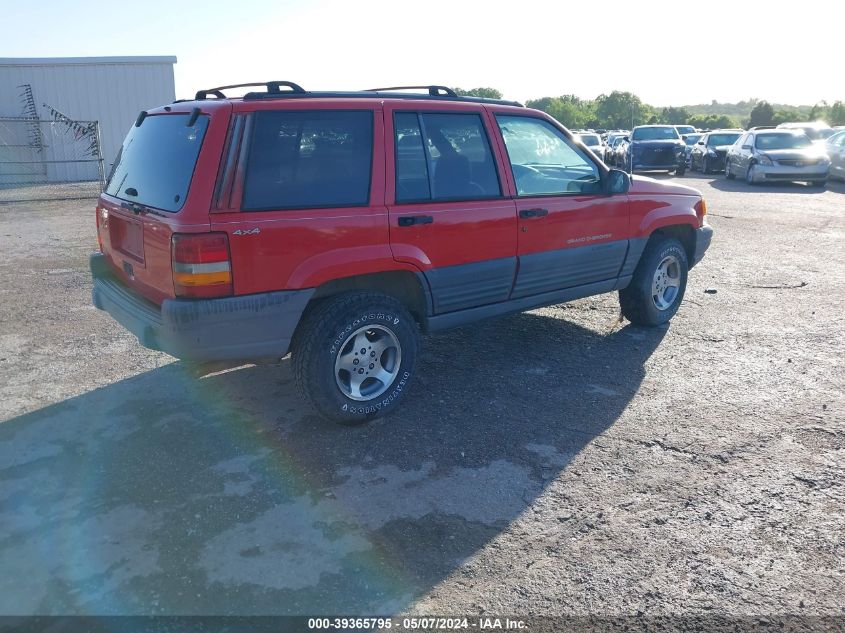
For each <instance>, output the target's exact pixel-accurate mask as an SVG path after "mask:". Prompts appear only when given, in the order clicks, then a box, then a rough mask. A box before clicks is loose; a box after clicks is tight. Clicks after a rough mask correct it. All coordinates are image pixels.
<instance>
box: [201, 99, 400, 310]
mask: <svg viewBox="0 0 845 633" xmlns="http://www.w3.org/2000/svg"><path fill="white" fill-rule="evenodd" d="M383 135H384V132H383V127H382V116H381V109H380V106H379V105H373V104H372V103H368V102H365V101H364V100H362V99H355V100H347V101H345V102H344V101H341V100H333V101H331V102H328V101H326V102H319V101H308V102H305V101H298V102H293V101H292V100H291V101H285V102H282V101H256V102H251V103H249V102H245V103H244V104H241V105H239V106H238V109H237V111H236V113H235V116H234V117H233V120H232V125H231V135H230V136H231V138H230V140H229V142H228V145H227V150H226V152H225V155H224V158H223V161H222V168H221V175H220V177H219V178H218V187H217V191H216V193H215V196H214V201H213V204H212V214H211V218H212V224H211V228H212V230H214V231H224V232H226V233H228V235H229V247H230V251H231V258H232V275H233V283H234V290H235V294H238V295H242V294H253V293H259V292H268V291H273V290H282V289H300V288H312V287H316V286H319V285H321V284H322V283H325V282H326V281H329V280H332V279H339V278H343V277H353V276H355V275H359V274H366V273H371V272H380V271H384V270H390V269H391V268H395V266H394V262H393V258H392V255H391V252H390V246H389V242H388V232H387V217H386V215H387V213H386V209H385V207H384V196H383V184H382V183H383V181H384V153H383V151H381V147H382V144H383Z"/></svg>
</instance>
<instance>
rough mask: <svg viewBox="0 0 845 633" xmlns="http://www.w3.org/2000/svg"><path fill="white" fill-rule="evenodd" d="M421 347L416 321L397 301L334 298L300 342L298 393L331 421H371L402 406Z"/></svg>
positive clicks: (303, 330)
mask: <svg viewBox="0 0 845 633" xmlns="http://www.w3.org/2000/svg"><path fill="white" fill-rule="evenodd" d="M418 346H419V330H418V328H417V324H416V322H415V321H414V320H413V318H412V317H411V315H410V314H409V313H408V311H407V310H406V309H405V307H404V306H403V305H402V304H401V303H400V302H399V301H397V300H396V299H394V298H393V297H389V296H387V295H384V294H380V293H375V292H352V293H344V294H340V295H336V296H334V297H330V298H328V299H325V300H324V301H322V302H321V303H319V304H318V305H317V306H316V307H314V309H313V310H311V311H310V312H309V314H308V315H307V316H306V317H305V318H304V319H303V322H302V324H301V325H300V328H299V330H298V331H297V333H296V336H295V338H294V341H293V346H292V353H293V372H294V377H295V379H296V386H297V390H298V391H299V392H300V393H301V394H302V396H303V397H304V398H305V400H306V402H308V404H310V405H311V406H312V407H313V408H314V409H315V410H316V411H317V412H318V413H319V414H320V415H321V416H323V417H324V418H326V419H329V420H333V421H335V422H337V423H339V424H345V425H350V426H351V425H356V424H361V423H363V422H367V421H369V420H372V419H374V418H377V417H380V416H382V415H385V414H387V413H389V412H391V411H392V410H393V409H395V408H396V405H397V404H398V403H399V401H400V400H401V399H402V396H403V395H404V394H405V392H406V391H407V390H408V387H409V386H410V383H411V379H412V377H413V374H414V367H415V365H416V359H417V348H418ZM359 347H360V349H359ZM358 374H360V375H358Z"/></svg>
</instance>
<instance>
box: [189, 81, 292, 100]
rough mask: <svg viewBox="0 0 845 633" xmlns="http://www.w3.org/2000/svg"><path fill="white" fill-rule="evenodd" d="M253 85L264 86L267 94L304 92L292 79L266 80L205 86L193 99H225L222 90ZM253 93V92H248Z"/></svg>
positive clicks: (251, 86)
mask: <svg viewBox="0 0 845 633" xmlns="http://www.w3.org/2000/svg"><path fill="white" fill-rule="evenodd" d="M255 86H264V87H266V88H267V93H266V94H268V95H281V94H287V93H297V94H304V93H305V89H304V88H303V87H302V86H300V85H299V84H295V83H293V82H292V81H267V82H253V83H248V84H232V85H231V86H220V87H218V88H207V89H206V90H200V91H199V92H197V94H196V96H195V97H194V99H195V100H196V101H203V100H204V99H207V98H208V96H209V95H214V96H215V97H216V98H218V99H225V98H226V95H225V94H223V91H224V90H231V89H232V88H254V87H255ZM282 86H284V87H286V88H289V90H286V91H284V92H283V91H282V90H280V88H281V87H282ZM250 94H253V93H250Z"/></svg>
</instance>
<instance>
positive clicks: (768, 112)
mask: <svg viewBox="0 0 845 633" xmlns="http://www.w3.org/2000/svg"><path fill="white" fill-rule="evenodd" d="M455 91H456V92H457V93H458V94H459V95H467V96H473V97H485V98H488V99H501V98H502V93H501V92H500V91H499V90H496V89H495V88H473V89H471V90H463V89H461V88H455ZM525 105H526V106H528V107H529V108H535V109H537V110H542V111H543V112H546V113H548V114H549V115H551V116H553V117H554V118H555V119H557V120H558V121H560V122H561V123H563V125H565V126H566V127H568V128H573V129H583V128H591V129H602V128H603V129H620V128H621V129H630V128H631V127H633V126H635V125H646V124H648V125H653V124H669V125H680V124H686V125H692V126H695V127H697V128H702V129H710V130H713V129H716V128H738V127H743V128H747V127H752V126H755V125H777V124H779V123H784V122H786V121H817V120H822V121H826V122H827V123H828V124H830V125H845V102H842V101H836V102H835V103H833V104H827V103H826V102H824V101H822V102H821V103H819V104H817V105H815V106H813V107H812V108H810V107H808V106H789V105H782V104H772V103H769V102H768V101H761V100H757V99H750V100H749V101H740V102H739V103H735V104H732V103H721V104H720V103H718V102H716V101H713V102H711V103H710V104H702V105H696V106H677V107H676V106H669V107H664V108H660V107H654V106H651V105H649V104H647V103H643V102H642V100H641V99H640V98H639V97H638V96H637V95H635V94H633V93H631V92H622V91H619V90H614V91H613V92H611V93H610V94H602V95H599V96H598V97H596V98H595V99H581V98H580V97H576V96H575V95H561V96H559V97H541V98H540V99H530V100H528V101H526V103H525Z"/></svg>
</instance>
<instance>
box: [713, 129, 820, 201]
mask: <svg viewBox="0 0 845 633" xmlns="http://www.w3.org/2000/svg"><path fill="white" fill-rule="evenodd" d="M829 173H830V159H829V158H828V155H827V152H826V148H825V145H824V144H822V145H820V144H818V143H815V142H813V141H812V140H811V139H810V137H809V136H807V134H806V133H805V132H803V131H802V130H800V129H795V128H776V129H766V128H764V129H751V130H749V131H748V132H745V133H744V134H742V135H741V136H740V138H739V139H737V141H736V142H735V143H734V144H733V145H732V146H731V147H730V149H728V151H727V153H726V158H725V177H726V178H727V179H728V180H733V179H734V178H736V177H737V176H739V177H740V178H745V180H746V182H747V183H748V184H750V185H756V184H761V183H765V182H808V183H810V184H811V185H815V186H820V187H823V186H824V185H825V183H826V182H827V178H828V175H829Z"/></svg>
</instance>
